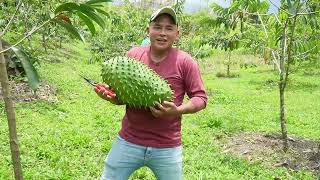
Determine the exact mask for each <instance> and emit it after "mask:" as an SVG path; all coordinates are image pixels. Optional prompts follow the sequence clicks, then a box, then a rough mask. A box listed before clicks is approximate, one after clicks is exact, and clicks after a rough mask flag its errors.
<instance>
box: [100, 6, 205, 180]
mask: <svg viewBox="0 0 320 180" xmlns="http://www.w3.org/2000/svg"><path fill="white" fill-rule="evenodd" d="M147 32H148V34H149V37H150V41H151V44H150V45H148V46H143V47H136V48H133V49H131V50H129V52H128V56H129V57H131V58H134V59H136V60H138V61H141V62H143V63H145V64H147V65H148V66H149V67H150V68H152V69H153V70H154V71H155V72H156V73H158V74H159V75H160V76H162V77H163V78H164V79H166V80H167V81H168V82H169V84H170V87H171V89H172V90H173V91H174V100H173V102H166V101H165V102H163V104H157V106H156V107H150V108H149V109H137V108H132V107H128V106H127V107H126V113H125V116H124V118H123V120H122V128H121V130H120V132H119V136H118V137H117V139H116V140H115V142H114V144H113V146H112V148H111V150H110V151H109V153H108V156H107V158H106V161H105V169H104V172H103V174H102V176H101V179H108V180H126V179H128V178H129V177H130V175H131V174H132V173H133V172H134V171H135V170H137V169H139V168H140V167H142V166H147V167H149V168H150V169H151V170H152V171H153V173H154V174H155V176H156V177H157V179H160V180H179V179H182V146H181V115H182V114H187V113H195V112H198V111H200V110H201V109H204V108H205V107H206V104H207V95H206V93H205V90H204V85H203V82H202V79H201V76H200V72H199V69H198V66H197V63H196V62H195V61H194V60H193V59H192V58H191V56H190V55H188V54H187V53H185V52H183V51H180V50H178V49H176V48H173V47H172V45H173V43H174V42H175V40H177V39H178V36H179V30H178V22H177V17H176V13H175V11H174V10H173V9H172V8H170V7H164V8H161V9H159V10H158V11H156V12H155V13H153V15H152V16H151V18H150V24H149V27H148V28H147ZM106 90H108V86H107V85H103V86H99V87H97V88H95V91H96V93H97V94H98V95H99V96H100V97H101V98H103V99H105V100H108V101H110V102H111V103H113V104H117V105H119V104H120V102H119V101H118V100H117V98H116V96H115V97H111V96H108V95H107V93H106ZM184 94H187V95H188V97H189V98H190V99H189V100H188V101H187V102H186V103H183V98H184Z"/></svg>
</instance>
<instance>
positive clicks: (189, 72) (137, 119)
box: [119, 46, 207, 148]
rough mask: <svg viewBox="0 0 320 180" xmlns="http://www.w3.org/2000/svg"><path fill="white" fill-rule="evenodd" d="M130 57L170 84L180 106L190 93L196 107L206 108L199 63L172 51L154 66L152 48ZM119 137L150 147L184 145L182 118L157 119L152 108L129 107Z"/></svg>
mask: <svg viewBox="0 0 320 180" xmlns="http://www.w3.org/2000/svg"><path fill="white" fill-rule="evenodd" d="M128 57H131V58H134V59H136V60H138V61H141V62H143V63H145V64H147V65H148V66H149V67H150V68H151V69H153V70H154V71H155V72H156V73H158V74H159V75H160V76H162V77H163V78H164V79H165V80H167V81H168V82H169V84H170V87H171V89H172V90H173V92H174V97H175V98H174V100H173V102H174V103H175V104H176V105H177V106H179V105H181V104H182V102H183V98H184V95H185V94H187V95H188V97H189V98H190V101H191V102H192V103H193V104H194V105H195V106H197V107H205V106H206V104H207V95H206V92H205V89H204V85H203V82H202V79H201V76H200V71H199V68H198V65H197V63H196V61H194V60H193V59H192V58H191V56H190V55H188V54H187V53H185V52H183V51H181V50H178V49H175V48H172V49H171V50H170V52H169V54H168V56H167V57H166V58H165V59H164V60H163V61H161V62H159V63H155V62H153V61H152V60H151V58H150V46H144V47H136V48H133V49H131V50H130V51H129V52H128ZM119 135H120V136H121V137H122V138H123V139H125V140H126V141H128V142H131V143H134V144H138V145H143V146H149V147H158V148H166V147H176V146H179V145H181V117H170V118H155V117H154V116H153V115H152V114H151V112H150V110H149V109H144V108H141V109H139V108H132V107H128V106H127V107H126V114H125V116H124V118H123V120H122V128H121V130H120V132H119Z"/></svg>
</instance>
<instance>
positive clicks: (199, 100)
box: [184, 58, 208, 108]
mask: <svg viewBox="0 0 320 180" xmlns="http://www.w3.org/2000/svg"><path fill="white" fill-rule="evenodd" d="M184 63H185V65H184V67H185V69H184V77H185V78H184V82H185V87H186V93H187V95H188V97H189V98H190V101H191V102H192V103H193V104H194V105H195V106H196V107H197V108H204V107H206V105H207V102H208V96H207V94H206V91H205V88H204V84H203V81H202V78H201V74H200V70H199V67H198V64H197V62H196V61H194V60H193V59H191V58H190V59H189V58H188V59H186V60H185V61H184Z"/></svg>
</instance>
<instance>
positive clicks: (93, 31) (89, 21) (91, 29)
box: [77, 12, 96, 35]
mask: <svg viewBox="0 0 320 180" xmlns="http://www.w3.org/2000/svg"><path fill="white" fill-rule="evenodd" d="M77 15H78V16H79V17H80V18H81V19H82V20H83V22H84V23H86V25H87V26H88V28H89V30H90V32H91V34H92V35H95V34H96V28H95V27H94V24H93V23H92V21H91V19H89V18H88V17H87V16H86V15H84V14H82V13H81V12H78V13H77Z"/></svg>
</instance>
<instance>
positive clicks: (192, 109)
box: [150, 100, 205, 117]
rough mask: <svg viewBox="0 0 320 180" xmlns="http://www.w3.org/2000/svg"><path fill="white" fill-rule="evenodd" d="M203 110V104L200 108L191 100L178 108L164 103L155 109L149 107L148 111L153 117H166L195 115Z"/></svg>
mask: <svg viewBox="0 0 320 180" xmlns="http://www.w3.org/2000/svg"><path fill="white" fill-rule="evenodd" d="M204 108H205V104H203V105H202V106H197V105H195V104H194V103H193V102H192V101H191V100H189V101H188V102H187V103H185V104H182V105H180V106H176V105H175V104H174V103H173V102H168V101H164V102H163V103H162V104H159V103H158V104H157V107H156V108H155V107H150V111H151V113H152V115H153V116H155V117H167V116H181V115H182V114H192V113H196V112H198V111H200V110H202V109H204Z"/></svg>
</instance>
